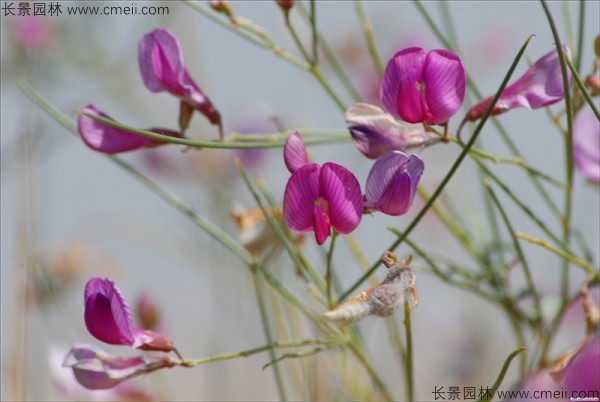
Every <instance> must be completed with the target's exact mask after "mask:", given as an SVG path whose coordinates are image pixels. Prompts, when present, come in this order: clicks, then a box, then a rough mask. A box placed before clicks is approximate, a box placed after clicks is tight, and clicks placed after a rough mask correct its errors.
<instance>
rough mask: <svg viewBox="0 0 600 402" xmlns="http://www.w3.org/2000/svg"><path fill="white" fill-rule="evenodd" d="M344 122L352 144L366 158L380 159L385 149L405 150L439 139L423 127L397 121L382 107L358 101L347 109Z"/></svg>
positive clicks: (386, 150)
mask: <svg viewBox="0 0 600 402" xmlns="http://www.w3.org/2000/svg"><path fill="white" fill-rule="evenodd" d="M346 122H347V123H349V124H350V125H351V126H350V127H349V130H350V134H351V135H352V139H353V140H354V144H355V145H356V147H357V148H358V150H359V151H360V152H362V153H363V155H365V156H366V157H367V158H372V159H375V158H379V157H380V156H381V155H383V154H384V153H386V152H388V151H393V150H398V151H404V150H406V149H408V148H413V147H420V146H425V145H428V144H431V143H433V142H437V141H439V140H440V137H438V136H437V135H436V134H434V133H429V132H426V131H424V130H423V128H422V127H419V126H416V125H411V124H407V123H404V122H400V121H398V120H396V119H394V118H393V117H392V116H391V115H390V114H388V113H386V112H384V111H383V110H382V109H381V108H379V107H377V106H374V105H369V104H368V103H358V104H356V105H354V106H352V107H350V108H349V109H348V110H347V111H346Z"/></svg>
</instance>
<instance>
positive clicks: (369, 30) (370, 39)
mask: <svg viewBox="0 0 600 402" xmlns="http://www.w3.org/2000/svg"><path fill="white" fill-rule="evenodd" d="M354 9H355V10H356V15H357V16H358V20H359V21H360V26H361V27H362V31H363V34H364V35H365V39H366V40H367V46H368V47H369V54H370V55H371V60H373V64H375V71H377V77H381V76H382V75H383V64H382V62H381V56H380V55H379V50H377V41H376V40H375V36H374V35H373V27H372V26H371V23H370V22H369V19H368V18H367V15H366V14H365V10H364V9H363V6H362V3H361V2H360V0H354Z"/></svg>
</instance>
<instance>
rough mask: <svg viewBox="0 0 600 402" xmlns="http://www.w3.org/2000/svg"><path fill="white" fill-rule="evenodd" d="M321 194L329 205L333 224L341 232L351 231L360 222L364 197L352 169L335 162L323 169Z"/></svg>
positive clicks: (327, 164)
mask: <svg viewBox="0 0 600 402" xmlns="http://www.w3.org/2000/svg"><path fill="white" fill-rule="evenodd" d="M321 194H322V196H323V198H324V199H325V200H327V203H328V206H329V212H328V215H329V220H330V222H331V226H333V228H334V229H335V230H336V231H337V232H339V233H344V234H345V233H350V232H352V231H353V230H354V229H356V227H357V226H358V224H359V223H360V220H361V218H362V210H363V197H362V191H361V189H360V184H359V183H358V180H357V179H356V177H355V176H354V174H352V172H351V171H349V170H348V169H346V168H345V167H344V166H342V165H340V164H337V163H335V162H327V163H325V164H324V165H323V168H322V169H321Z"/></svg>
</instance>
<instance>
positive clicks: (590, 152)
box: [573, 107, 600, 183]
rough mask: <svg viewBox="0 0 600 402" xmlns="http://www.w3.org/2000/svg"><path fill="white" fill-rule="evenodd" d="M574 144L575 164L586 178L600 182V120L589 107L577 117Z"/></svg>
mask: <svg viewBox="0 0 600 402" xmlns="http://www.w3.org/2000/svg"><path fill="white" fill-rule="evenodd" d="M573 146H574V152H575V166H577V168H578V169H579V171H580V172H581V174H582V175H583V176H584V177H585V178H586V179H588V180H590V181H593V182H595V183H600V121H598V118H597V117H596V115H595V114H594V112H593V111H592V110H591V109H590V108H588V107H586V108H584V109H581V111H579V113H578V114H577V117H576V118H575V122H574V124H573Z"/></svg>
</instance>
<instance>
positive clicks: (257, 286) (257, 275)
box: [252, 267, 287, 401]
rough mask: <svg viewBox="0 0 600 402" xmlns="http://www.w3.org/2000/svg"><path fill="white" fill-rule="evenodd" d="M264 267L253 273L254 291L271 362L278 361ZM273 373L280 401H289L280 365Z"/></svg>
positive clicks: (274, 368) (275, 367)
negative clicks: (267, 298) (266, 294)
mask: <svg viewBox="0 0 600 402" xmlns="http://www.w3.org/2000/svg"><path fill="white" fill-rule="evenodd" d="M261 276H262V267H256V269H254V270H253V271H252V281H253V283H254V290H255V292H256V299H257V300H258V307H259V309H260V318H261V322H262V325H263V330H264V332H265V338H267V344H268V345H269V357H270V359H271V361H275V360H277V355H276V354H275V347H274V346H273V344H274V340H273V333H272V329H271V323H270V322H269V313H268V311H267V305H266V303H265V297H264V296H265V287H264V284H263V279H262V277H261ZM273 373H274V376H275V382H276V383H277V390H278V391H279V399H280V400H282V401H286V400H287V396H286V392H285V386H284V384H283V378H282V375H281V370H280V367H279V365H275V366H274V367H273Z"/></svg>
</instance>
